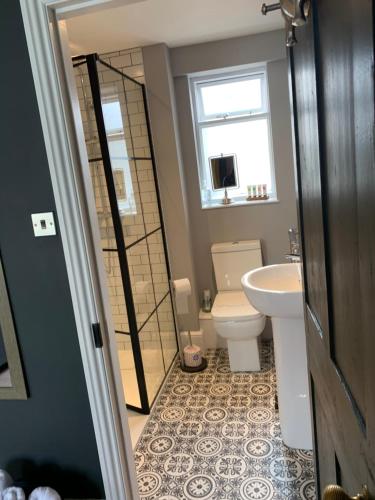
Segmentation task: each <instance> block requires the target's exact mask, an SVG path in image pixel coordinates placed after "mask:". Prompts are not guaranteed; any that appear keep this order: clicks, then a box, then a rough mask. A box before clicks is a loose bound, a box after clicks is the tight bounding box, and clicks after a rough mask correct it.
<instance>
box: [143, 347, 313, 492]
mask: <svg viewBox="0 0 375 500" xmlns="http://www.w3.org/2000/svg"><path fill="white" fill-rule="evenodd" d="M261 355H262V370H261V371H260V372H256V373H231V372H230V369H229V361H228V353H227V351H226V350H224V349H220V350H216V351H215V350H211V351H209V352H208V355H207V361H208V368H207V369H206V370H205V371H204V372H201V373H198V374H189V373H184V372H183V371H181V370H180V368H179V366H178V363H177V364H176V366H175V367H174V369H173V371H172V372H171V374H170V375H169V378H168V380H167V383H166V385H165V386H164V389H163V391H162V393H161V395H160V396H159V399H158V401H157V403H156V406H155V408H154V410H153V412H152V414H151V416H150V419H149V421H148V423H147V425H146V427H145V429H144V431H143V433H142V435H141V438H140V440H139V442H138V444H137V446H136V448H135V459H136V467H137V474H138V484H139V492H140V496H141V498H142V499H154V498H155V499H159V500H177V499H188V500H197V499H200V500H206V499H213V500H239V499H244V500H247V499H248V500H270V499H274V500H282V499H291V500H297V499H307V500H310V499H315V488H314V465H313V459H312V453H311V452H310V451H305V450H293V449H291V448H288V447H287V446H285V445H284V444H283V442H282V439H281V434H280V426H279V418H278V413H277V411H276V410H275V389H276V387H275V382H276V376H275V370H274V365H273V353H272V344H271V343H270V342H264V343H262V347H261Z"/></svg>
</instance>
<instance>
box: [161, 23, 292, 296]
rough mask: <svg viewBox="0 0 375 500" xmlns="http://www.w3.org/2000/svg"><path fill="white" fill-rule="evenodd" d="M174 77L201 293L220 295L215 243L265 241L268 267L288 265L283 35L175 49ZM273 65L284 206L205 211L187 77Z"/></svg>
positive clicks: (288, 169) (276, 154) (287, 136)
mask: <svg viewBox="0 0 375 500" xmlns="http://www.w3.org/2000/svg"><path fill="white" fill-rule="evenodd" d="M170 52H171V65H172V72H173V74H174V75H175V78H174V80H175V94H176V103H177V112H178V119H179V120H178V121H179V131H180V141H181V148H182V155H183V165H184V178H185V183H186V192H187V199H188V211H189V217H190V231H191V234H192V243H193V260H194V262H195V268H196V282H197V287H198V291H199V292H201V290H203V289H204V288H210V289H211V290H212V291H213V292H215V290H216V285H215V281H214V275H213V268H212V263H211V255H210V247H211V245H212V243H215V242H222V241H231V240H243V239H260V240H261V241H262V249H263V258H264V263H265V264H273V263H278V262H283V261H284V254H285V253H287V251H288V234H287V230H288V228H289V227H290V226H291V225H293V224H296V223H297V210H296V197H295V190H294V172H293V152H292V135H291V125H290V108H289V95H288V78H287V61H286V59H285V57H286V54H285V42H284V32H283V31H274V32H269V33H263V34H260V35H252V36H248V37H241V38H234V39H230V40H224V41H220V42H211V43H205V44H199V45H192V46H189V47H180V48H175V49H171V51H170ZM266 61H267V62H268V79H269V95H270V107H271V120H272V135H273V145H274V158H275V173H276V184H277V194H278V199H279V203H277V204H263V205H251V206H239V207H229V208H227V207H226V208H217V209H209V210H202V209H201V202H200V191H199V179H198V167H197V156H196V150H195V142H194V131H193V120H192V115H191V106H190V95H189V87H188V78H187V76H186V75H187V74H188V73H195V72H200V71H208V70H215V69H216V70H217V69H222V68H225V67H236V66H241V65H244V64H252V63H259V62H266Z"/></svg>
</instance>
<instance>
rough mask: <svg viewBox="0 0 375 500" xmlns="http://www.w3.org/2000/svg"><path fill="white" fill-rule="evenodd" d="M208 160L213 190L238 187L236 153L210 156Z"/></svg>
mask: <svg viewBox="0 0 375 500" xmlns="http://www.w3.org/2000/svg"><path fill="white" fill-rule="evenodd" d="M208 160H209V162H210V167H211V178H212V189H213V190H215V191H217V190H219V189H225V188H236V187H238V175H237V159H236V155H234V154H232V155H220V156H211V158H209V159H208Z"/></svg>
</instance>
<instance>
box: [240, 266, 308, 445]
mask: <svg viewBox="0 0 375 500" xmlns="http://www.w3.org/2000/svg"><path fill="white" fill-rule="evenodd" d="M300 266H301V265H300V264H298V263H292V264H277V265H274V266H265V267H260V268H258V269H254V270H253V271H250V272H248V273H246V274H244V276H242V279H241V283H242V287H243V289H244V291H245V294H246V296H247V298H248V300H249V302H250V303H251V304H252V305H253V306H254V307H255V308H256V309H257V310H258V311H260V312H261V313H263V314H265V315H266V316H271V321H272V332H273V344H274V351H275V367H276V381H277V395H278V401H279V416H280V428H281V435H282V438H283V441H284V443H285V444H286V445H287V446H289V447H291V448H302V449H310V450H311V449H312V429H311V412H310V397H309V382H308V371H307V352H306V337H305V324H304V317H303V298H302V279H301V267H300Z"/></svg>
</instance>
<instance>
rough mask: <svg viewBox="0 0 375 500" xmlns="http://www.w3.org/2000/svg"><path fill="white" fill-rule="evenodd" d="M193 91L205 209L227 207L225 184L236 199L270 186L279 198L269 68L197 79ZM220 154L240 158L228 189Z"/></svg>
mask: <svg viewBox="0 0 375 500" xmlns="http://www.w3.org/2000/svg"><path fill="white" fill-rule="evenodd" d="M191 93H192V97H193V113H194V120H195V133H196V142H197V150H198V151H197V153H198V164H199V179H200V189H201V199H202V208H210V207H215V206H218V205H221V204H222V199H223V197H224V188H225V187H227V190H228V196H229V198H231V200H232V201H233V202H234V203H247V202H246V198H247V197H248V196H249V192H248V190H249V189H250V186H252V185H256V186H258V185H262V186H264V185H266V186H267V194H268V196H269V200H276V186H275V180H274V167H273V155H272V141H271V124H270V114H269V106H268V90H267V77H266V70H265V68H258V69H257V70H254V69H253V70H252V71H251V72H250V71H248V72H245V73H244V72H241V73H238V72H237V73H231V74H227V75H222V74H220V75H215V76H212V75H211V76H209V77H199V78H194V79H192V80H191ZM220 157H222V158H228V157H230V158H234V159H235V164H236V168H235V172H236V176H237V177H238V178H237V179H234V180H233V182H232V183H231V184H230V185H229V186H225V184H223V186H222V189H220V188H219V189H218V186H217V185H216V181H215V182H214V178H215V173H213V170H212V165H213V164H214V163H213V161H212V160H213V159H217V158H220ZM216 178H217V176H216ZM264 202H265V201H263V203H264ZM249 203H254V201H252V202H249Z"/></svg>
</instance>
